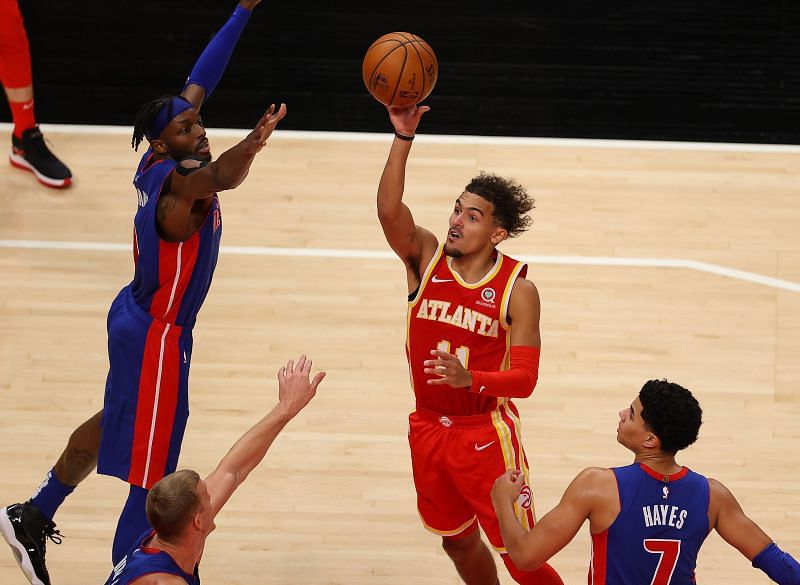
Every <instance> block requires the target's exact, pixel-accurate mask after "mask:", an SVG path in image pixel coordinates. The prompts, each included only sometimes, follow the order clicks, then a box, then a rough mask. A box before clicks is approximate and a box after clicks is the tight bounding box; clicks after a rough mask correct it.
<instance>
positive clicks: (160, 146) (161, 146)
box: [150, 138, 169, 155]
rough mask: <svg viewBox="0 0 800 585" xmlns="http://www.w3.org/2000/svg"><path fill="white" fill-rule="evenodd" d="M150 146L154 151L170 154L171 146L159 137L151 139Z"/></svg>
mask: <svg viewBox="0 0 800 585" xmlns="http://www.w3.org/2000/svg"><path fill="white" fill-rule="evenodd" d="M150 148H152V149H153V152H155V153H156V154H163V155H166V154H169V148H168V147H167V143H166V142H164V141H163V140H161V139H159V138H156V139H155V140H151V141H150Z"/></svg>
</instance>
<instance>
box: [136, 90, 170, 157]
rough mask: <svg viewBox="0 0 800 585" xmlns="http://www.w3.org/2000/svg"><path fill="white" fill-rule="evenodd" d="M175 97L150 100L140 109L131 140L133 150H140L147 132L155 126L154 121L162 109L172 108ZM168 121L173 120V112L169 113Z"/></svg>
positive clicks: (165, 96)
mask: <svg viewBox="0 0 800 585" xmlns="http://www.w3.org/2000/svg"><path fill="white" fill-rule="evenodd" d="M173 97H174V96H171V95H162V96H161V97H157V98H156V99H154V100H150V101H149V102H147V103H146V104H144V105H143V106H142V107H141V108H139V112H138V113H137V114H136V117H135V118H134V119H133V137H132V138H131V147H132V148H133V150H139V145H140V144H141V143H142V141H143V140H144V139H145V137H146V136H147V132H148V131H149V130H150V127H151V126H152V125H153V120H155V118H156V116H157V115H158V113H159V112H160V111H161V108H163V107H165V106H166V107H168V108H171V107H172V98H173ZM167 119H169V120H171V119H172V112H167Z"/></svg>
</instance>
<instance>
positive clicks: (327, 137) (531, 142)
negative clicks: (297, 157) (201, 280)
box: [0, 122, 800, 153]
mask: <svg viewBox="0 0 800 585" xmlns="http://www.w3.org/2000/svg"><path fill="white" fill-rule="evenodd" d="M40 126H41V128H42V130H43V131H44V132H46V133H51V132H52V133H71V134H111V135H125V136H130V134H131V132H132V130H133V128H132V127H131V126H108V125H91V124H41V125H40ZM12 129H13V125H12V124H11V123H8V122H5V123H0V130H3V131H7V132H11V130H12ZM249 131H250V130H249V129H245V128H241V129H236V128H208V133H209V135H210V136H211V137H228V138H230V137H234V138H244V137H245V136H246V135H247V133H248V132H249ZM274 137H275V138H277V139H279V140H281V139H288V140H313V141H331V140H338V141H351V142H385V143H387V144H388V143H389V142H391V140H392V139H393V135H392V133H391V132H389V131H388V130H387V131H386V132H327V131H321V130H320V131H317V130H276V131H275V132H274ZM416 142H422V143H430V144H496V145H507V146H514V145H520V146H563V147H569V148H627V149H636V150H695V151H696V150H703V151H719V152H780V153H800V145H797V144H753V143H745V142H741V143H738V142H678V141H670V140H609V139H601V138H544V137H535V136H533V137H527V136H474V135H458V134H425V133H422V134H419V135H418V136H417V140H416Z"/></svg>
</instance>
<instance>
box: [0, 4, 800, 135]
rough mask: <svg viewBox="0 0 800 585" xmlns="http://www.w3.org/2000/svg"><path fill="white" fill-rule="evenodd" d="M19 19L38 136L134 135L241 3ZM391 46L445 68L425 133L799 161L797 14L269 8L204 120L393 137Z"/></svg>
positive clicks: (592, 7)
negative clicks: (430, 53)
mask: <svg viewBox="0 0 800 585" xmlns="http://www.w3.org/2000/svg"><path fill="white" fill-rule="evenodd" d="M20 6H21V9H22V11H23V15H24V17H25V19H26V27H27V30H28V35H29V38H30V41H31V51H32V58H33V68H34V89H35V93H36V111H37V116H38V118H39V120H40V121H41V122H51V123H55V122H59V123H88V124H130V123H131V121H132V118H133V116H134V114H135V113H136V111H137V109H138V107H139V106H140V105H141V104H142V103H143V102H145V101H147V100H149V99H151V98H153V97H156V96H158V95H160V94H163V93H173V92H178V91H179V90H180V88H181V86H182V83H183V81H184V80H185V78H186V76H187V75H188V73H189V71H190V70H191V68H192V65H193V64H194V60H195V58H196V57H197V56H198V55H199V53H200V52H201V51H202V49H203V48H204V46H205V43H206V42H207V41H208V39H209V38H210V37H211V36H212V35H213V34H214V32H215V31H216V30H217V29H218V28H219V27H220V26H221V25H222V24H223V23H224V22H225V20H226V19H227V17H228V16H229V14H230V13H231V12H232V10H233V7H234V3H233V2H227V1H225V0H194V1H189V0H160V1H156V0H137V1H122V2H109V1H105V2H100V1H97V0H85V1H81V2H80V3H78V2H69V1H67V2H63V1H62V2H59V1H57V0H50V1H46V0H20ZM392 31H409V32H412V33H415V34H417V35H419V36H421V37H423V38H424V39H425V40H426V41H427V42H428V43H430V44H431V46H432V47H433V49H434V50H435V51H436V54H437V57H438V59H439V68H440V71H439V81H438V83H437V85H436V87H435V89H434V92H433V94H432V96H431V97H430V98H429V99H428V100H427V102H426V103H428V104H429V105H430V106H431V107H432V108H433V112H432V113H431V114H430V115H429V116H428V117H427V118H426V120H425V122H424V124H425V126H424V131H425V132H427V133H448V134H484V135H508V136H561V137H588V138H633V139H665V140H704V141H706V140H710V141H733V142H774V143H800V0H791V1H790V0H763V1H759V2H756V1H743V0H715V1H703V0H673V1H663V0H662V1H659V2H655V1H648V0H640V1H638V2H621V1H616V0H558V1H555V0H543V1H540V0H518V1H514V2H511V1H502V0H501V1H496V2H485V3H482V4H481V5H480V6H479V5H477V4H476V3H472V2H457V1H451V0H444V1H431V2H427V3H425V2H408V1H406V2H391V3H380V4H379V3H375V4H370V3H365V2H333V1H330V0H329V1H319V0H309V1H304V0H298V1H295V2H281V3H277V2H272V1H270V0H267V1H265V2H263V3H262V4H261V5H260V6H259V7H258V8H257V9H256V11H255V13H254V15H253V17H252V18H251V20H250V24H249V25H248V27H247V29H246V30H245V33H244V34H243V36H242V39H241V41H240V42H239V45H238V48H237V49H236V52H235V53H234V56H233V58H232V60H231V64H230V66H229V67H228V71H227V73H226V75H225V77H224V78H223V80H222V82H221V83H220V85H219V87H218V89H217V91H216V92H215V94H214V96H213V99H212V100H210V102H209V103H208V105H207V106H206V107H205V108H204V112H203V114H204V119H205V121H206V123H207V124H208V125H209V126H214V127H236V128H241V127H249V126H251V125H252V124H253V123H254V122H255V121H256V120H257V119H258V117H259V115H260V113H261V111H262V110H263V109H264V107H265V105H268V104H269V103H270V102H273V101H274V102H281V101H284V102H286V103H287V105H288V107H289V115H288V116H287V118H286V119H285V120H284V121H283V122H282V123H281V128H283V129H295V130H340V131H386V130H387V129H388V121H387V119H386V116H385V113H384V111H383V110H382V106H381V105H380V104H378V103H377V102H376V101H374V100H373V99H372V98H371V97H370V96H369V94H368V93H367V91H366V89H365V88H364V86H363V83H362V81H361V59H362V57H363V55H364V52H365V51H366V48H367V47H368V46H369V45H370V44H371V43H372V41H373V40H375V39H376V38H377V37H379V36H380V35H382V34H384V33H387V32H392ZM0 119H2V120H9V119H10V117H9V113H8V109H7V106H6V105H5V103H4V102H3V103H2V105H0Z"/></svg>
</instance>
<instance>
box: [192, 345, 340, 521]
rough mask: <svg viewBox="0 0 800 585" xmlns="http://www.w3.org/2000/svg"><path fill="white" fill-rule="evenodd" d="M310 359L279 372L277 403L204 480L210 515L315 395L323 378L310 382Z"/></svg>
mask: <svg viewBox="0 0 800 585" xmlns="http://www.w3.org/2000/svg"><path fill="white" fill-rule="evenodd" d="M310 373H311V360H308V359H306V356H301V357H300V359H299V360H297V364H295V363H294V361H293V360H290V361H289V363H287V364H286V366H284V367H282V368H281V369H280V370H279V371H278V404H276V405H275V407H274V408H273V409H272V410H271V411H270V412H269V414H267V415H266V416H265V417H264V418H262V419H261V420H260V421H259V422H257V423H256V424H255V425H254V426H253V427H252V428H251V429H250V430H249V431H247V432H246V433H245V434H244V435H243V436H242V438H240V439H239V440H238V441H237V442H236V444H235V445H234V446H233V447H231V450H230V451H228V454H227V455H225V457H223V458H222V460H221V461H220V462H219V465H218V466H217V468H216V469H215V470H214V471H213V472H212V473H211V475H209V476H208V477H207V478H206V485H207V486H208V493H209V496H210V497H211V506H212V508H213V511H212V513H213V515H214V516H216V515H217V513H218V512H219V511H220V509H221V508H222V506H224V505H225V502H227V501H228V498H230V497H231V494H233V492H234V491H235V490H236V488H237V487H239V485H240V484H241V483H242V482H243V481H244V480H245V479H246V478H247V476H248V475H249V474H250V472H251V471H252V470H253V469H254V468H255V467H256V466H257V465H258V464H259V463H261V461H262V460H263V459H264V456H265V455H266V454H267V450H268V449H269V447H270V445H272V442H273V441H274V440H275V437H277V436H278V434H279V433H280V432H281V430H283V427H285V426H286V424H287V423H288V422H289V421H290V420H292V419H293V418H294V417H295V416H296V415H297V414H298V413H299V412H300V411H301V410H303V408H305V406H306V405H307V404H308V403H309V402H310V401H311V399H312V398H313V397H314V395H315V394H316V393H317V386H318V385H319V383H320V382H321V381H322V379H323V378H324V377H325V372H319V373H318V374H317V375H316V376H314V379H313V380H311V381H309V375H310Z"/></svg>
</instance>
